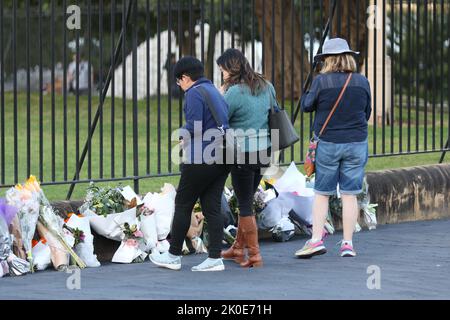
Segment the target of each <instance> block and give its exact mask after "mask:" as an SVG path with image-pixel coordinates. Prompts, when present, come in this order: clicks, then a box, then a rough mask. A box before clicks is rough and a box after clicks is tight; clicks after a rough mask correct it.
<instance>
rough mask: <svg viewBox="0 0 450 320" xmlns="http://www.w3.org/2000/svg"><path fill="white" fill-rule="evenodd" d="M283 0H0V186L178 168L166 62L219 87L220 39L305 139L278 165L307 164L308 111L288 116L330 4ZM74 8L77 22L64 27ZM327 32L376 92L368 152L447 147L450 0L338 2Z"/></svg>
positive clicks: (179, 118) (176, 122)
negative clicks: (266, 83) (195, 70)
mask: <svg viewBox="0 0 450 320" xmlns="http://www.w3.org/2000/svg"><path fill="white" fill-rule="evenodd" d="M283 3H284V5H281V6H280V2H279V1H278V0H251V1H244V0H217V1H216V0H168V1H161V0H145V1H137V0H107V1H106V0H100V1H92V0H78V1H72V2H69V1H67V0H43V1H39V2H34V1H30V0H26V1H18V0H13V1H9V2H4V1H0V188H6V187H9V186H12V185H14V184H16V183H19V182H21V181H22V180H24V179H25V178H26V177H27V176H28V175H30V174H34V175H36V176H37V177H38V178H39V179H40V180H41V181H42V182H43V183H44V184H46V185H68V184H69V185H70V186H71V187H70V189H69V190H70V192H69V193H70V194H71V193H72V191H73V190H74V186H75V185H76V184H79V183H87V182H89V181H91V180H92V181H99V182H100V181H104V182H108V181H122V180H128V181H133V185H134V188H135V189H136V190H139V189H142V186H141V184H140V181H141V180H142V179H145V178H152V177H164V176H169V175H176V174H178V173H179V166H177V165H175V164H174V163H173V160H174V159H173V158H172V149H173V148H174V147H176V144H175V142H173V141H171V136H172V131H173V130H174V129H176V128H178V127H180V126H182V125H183V103H184V99H183V95H182V94H179V95H178V94H175V93H177V92H176V91H177V90H178V88H177V87H176V84H174V83H173V81H172V80H171V79H172V78H173V77H170V75H169V72H170V70H173V63H174V61H173V60H172V58H171V57H172V55H174V56H175V57H176V59H179V58H180V57H181V56H183V55H194V56H197V57H198V58H199V59H200V60H202V61H203V62H204V63H205V66H206V69H207V70H209V72H208V76H212V77H213V79H212V80H213V81H214V83H215V85H216V86H220V85H221V80H222V78H221V74H220V70H219V68H217V66H216V63H215V61H216V59H217V57H218V56H219V55H220V54H221V53H222V52H223V51H225V50H226V49H227V48H228V47H235V48H238V49H240V50H242V51H243V52H244V54H245V55H246V56H247V57H248V59H249V61H250V64H251V65H252V66H253V67H254V68H255V69H256V70H258V71H260V72H262V73H264V74H265V76H266V77H267V79H269V80H270V81H272V82H273V83H274V85H275V87H276V88H277V96H278V100H279V102H280V105H282V106H283V107H285V108H286V109H287V111H288V113H289V114H290V115H291V118H292V120H293V121H294V120H295V127H296V128H297V130H298V131H299V133H300V135H301V137H302V139H301V141H300V143H299V144H297V145H295V146H293V147H291V148H289V150H286V151H285V153H284V157H283V161H284V163H283V164H289V163H290V162H292V161H293V162H296V163H297V164H300V163H302V162H303V160H304V153H305V151H306V150H305V144H306V143H307V141H308V138H309V137H310V136H311V127H312V125H313V121H314V118H313V116H312V115H304V114H303V113H300V114H299V115H298V117H295V114H294V113H295V111H296V109H295V108H296V106H297V103H298V100H299V98H300V95H301V88H302V87H303V85H304V84H305V80H306V78H307V76H308V74H309V72H310V70H311V68H312V66H313V58H314V56H315V54H316V53H317V50H318V48H319V44H320V39H321V36H322V33H323V31H324V28H325V25H326V22H327V20H328V17H329V16H330V13H331V12H332V10H331V3H332V1H329V0H321V1H312V0H300V1H294V0H286V1H285V2H283ZM72 4H73V5H75V6H78V8H80V13H81V29H76V28H75V29H73V28H69V27H68V24H67V23H68V21H69V20H70V19H73V18H74V16H75V15H76V12H74V11H72V12H70V11H69V12H67V9H68V7H69V6H70V5H72ZM370 5H375V6H378V7H381V10H380V11H376V12H379V13H380V16H377V18H379V19H381V21H383V24H382V25H381V28H374V29H371V28H370V27H369V25H370V23H369V24H368V23H367V22H368V21H370V18H371V17H370V12H369V11H368V10H367V8H369V6H370ZM127 14H129V15H130V16H127ZM128 17H130V19H129V21H128ZM330 35H332V36H333V37H334V36H341V37H345V38H347V39H348V40H349V42H350V43H351V45H352V47H353V48H352V49H354V50H356V51H361V52H362V55H361V57H360V59H361V61H360V62H361V63H360V67H361V68H360V69H361V70H360V71H361V72H362V73H363V74H364V75H366V76H367V77H368V79H369V81H370V82H371V87H372V91H373V93H374V94H373V117H372V120H371V121H370V125H369V133H370V145H371V148H370V150H371V157H385V156H394V155H406V154H421V153H441V154H442V155H445V152H446V151H448V150H449V149H448V148H449V145H448V139H449V137H450V133H449V132H450V131H449V127H450V117H449V100H450V85H449V83H450V61H449V59H450V58H449V57H450V1H448V0H424V1H415V0H402V1H394V0H390V1H389V0H365V1H355V0H348V1H337V12H336V18H335V19H334V20H333V21H332V23H331V25H330ZM22 39H23V40H22ZM211 41H212V43H210V42H211ZM211 50H213V51H211ZM74 56H79V59H75V60H74V59H73V57H74ZM380 64H381V66H380ZM85 67H86V68H87V70H85ZM96 107H97V109H95V108H96ZM140 187H141V188H140Z"/></svg>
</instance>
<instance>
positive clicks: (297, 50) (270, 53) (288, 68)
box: [255, 0, 310, 99]
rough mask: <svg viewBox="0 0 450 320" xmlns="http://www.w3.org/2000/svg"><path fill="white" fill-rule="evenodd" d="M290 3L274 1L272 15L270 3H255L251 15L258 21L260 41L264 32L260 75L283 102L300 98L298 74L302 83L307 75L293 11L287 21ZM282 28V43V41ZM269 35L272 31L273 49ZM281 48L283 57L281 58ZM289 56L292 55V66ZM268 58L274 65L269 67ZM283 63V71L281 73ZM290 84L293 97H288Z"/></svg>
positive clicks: (307, 63) (300, 88)
mask: <svg viewBox="0 0 450 320" xmlns="http://www.w3.org/2000/svg"><path fill="white" fill-rule="evenodd" d="M292 1H294V0H283V1H275V11H273V8H272V2H270V1H264V0H256V2H255V7H256V8H255V14H256V17H257V18H258V24H259V32H260V35H261V37H262V34H263V29H264V39H263V41H264V66H265V68H264V74H265V76H266V77H267V79H268V80H270V81H272V80H273V82H274V86H275V89H276V91H277V95H278V97H279V98H280V97H282V96H284V97H285V99H289V98H294V99H298V98H299V97H300V95H301V93H302V83H303V81H302V71H303V80H304V79H306V77H307V76H308V73H309V71H310V64H309V60H308V52H307V51H306V50H305V48H304V43H299V41H301V40H299V39H303V36H302V35H303V30H301V23H300V17H299V15H298V13H297V11H295V12H294V20H293V21H292V18H291V17H292V12H291V10H290V8H291V7H292ZM283 7H284V8H285V9H284V10H282V8H283ZM264 10H265V13H264ZM273 15H275V25H273V24H272V17H273ZM292 24H294V26H293V30H294V34H293V38H294V43H292V41H291V39H292ZM283 27H284V39H283V38H282V28H283ZM274 28H275V30H274ZM273 31H275V43H274V48H273V39H272V34H273ZM283 46H284V57H283V56H282V52H283ZM302 50H303V61H302ZM292 55H294V59H293V60H294V63H293V64H292ZM272 58H274V60H273V61H275V64H274V65H273V64H272ZM283 59H284V70H282V65H283V63H282V61H283ZM302 62H303V64H302ZM302 65H303V67H302ZM283 79H284V88H283ZM292 81H293V82H294V83H293V88H294V90H293V92H292V93H293V94H291V86H292Z"/></svg>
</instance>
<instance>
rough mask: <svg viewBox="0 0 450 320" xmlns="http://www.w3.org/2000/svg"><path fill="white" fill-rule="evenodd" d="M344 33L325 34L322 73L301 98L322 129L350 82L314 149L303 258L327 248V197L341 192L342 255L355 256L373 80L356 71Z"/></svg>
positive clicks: (305, 109)
mask: <svg viewBox="0 0 450 320" xmlns="http://www.w3.org/2000/svg"><path fill="white" fill-rule="evenodd" d="M357 54H358V52H354V51H352V50H350V48H349V46H348V43H347V41H346V40H344V39H340V38H335V39H330V40H327V41H326V42H325V44H324V47H323V54H321V55H319V56H317V57H316V58H318V59H321V60H322V59H323V66H322V69H321V72H320V75H319V76H317V77H316V78H315V79H314V81H313V83H312V85H311V89H310V90H309V91H308V92H306V93H305V94H304V95H303V96H302V99H301V107H302V110H303V111H304V112H315V113H316V115H315V121H314V127H313V130H314V133H315V135H319V132H320V131H321V130H322V128H323V126H324V124H325V123H326V120H327V118H328V116H329V115H330V111H331V110H332V109H333V107H334V105H335V104H336V102H337V100H338V97H339V96H340V93H341V92H342V91H343V88H344V84H345V83H348V86H347V87H346V90H345V92H344V94H343V96H342V100H341V101H340V103H339V104H338V106H337V109H336V112H335V113H334V114H333V115H332V118H331V120H330V122H329V124H328V126H327V127H326V128H325V131H324V132H323V134H322V135H321V136H320V137H319V138H320V141H319V143H318V147H317V153H316V163H315V164H316V179H315V186H314V190H315V193H316V196H315V201H314V209H313V216H314V219H313V235H312V239H311V240H309V241H308V242H307V243H306V244H305V246H304V247H303V248H302V249H300V250H298V251H297V252H296V254H295V255H296V256H297V257H299V258H311V257H312V256H315V255H320V254H324V253H326V249H325V246H324V242H323V230H324V224H325V220H326V217H327V214H328V201H329V197H330V196H332V195H336V194H337V186H338V185H339V193H340V195H341V198H342V206H343V210H342V211H343V226H344V239H343V240H342V245H341V250H340V255H341V256H342V257H354V256H356V252H355V250H354V248H353V232H354V229H355V225H356V222H357V219H358V214H359V209H358V202H357V197H356V196H357V195H358V194H360V193H361V192H362V191H363V181H364V176H365V166H366V164H367V160H368V130H367V127H368V126H367V121H368V120H369V119H370V115H371V112H372V107H371V103H372V98H371V91H370V85H369V81H368V80H367V78H366V77H364V76H363V75H361V74H359V73H357V72H356V71H357V64H356V60H355V57H354V56H355V55H357Z"/></svg>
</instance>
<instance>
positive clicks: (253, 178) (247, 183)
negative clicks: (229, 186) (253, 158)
mask: <svg viewBox="0 0 450 320" xmlns="http://www.w3.org/2000/svg"><path fill="white" fill-rule="evenodd" d="M262 167H263V166H261V165H251V164H244V165H236V166H233V167H232V169H231V178H232V183H233V189H234V192H235V193H236V197H237V199H238V205H239V215H240V216H241V217H249V216H252V215H253V201H254V197H255V192H256V190H257V189H258V186H259V184H260V182H261V179H262V177H263V176H262V174H261V168H262Z"/></svg>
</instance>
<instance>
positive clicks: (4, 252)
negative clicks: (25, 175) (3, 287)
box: [0, 203, 30, 278]
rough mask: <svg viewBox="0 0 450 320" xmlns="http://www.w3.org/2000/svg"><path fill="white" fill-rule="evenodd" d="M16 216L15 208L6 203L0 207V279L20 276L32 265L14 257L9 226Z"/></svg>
mask: <svg viewBox="0 0 450 320" xmlns="http://www.w3.org/2000/svg"><path fill="white" fill-rule="evenodd" d="M16 214H17V210H16V209H15V208H14V207H11V206H8V205H6V204H5V203H3V204H1V205H0V278H1V277H3V276H4V275H7V274H10V275H11V276H20V275H24V274H27V273H28V272H29V271H30V264H29V263H28V262H27V261H25V260H23V259H20V258H18V257H17V256H16V255H14V253H13V252H12V249H11V248H12V243H13V241H12V239H11V235H10V234H9V228H8V226H9V224H10V223H11V222H12V220H13V219H14V216H15V215H16Z"/></svg>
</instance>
